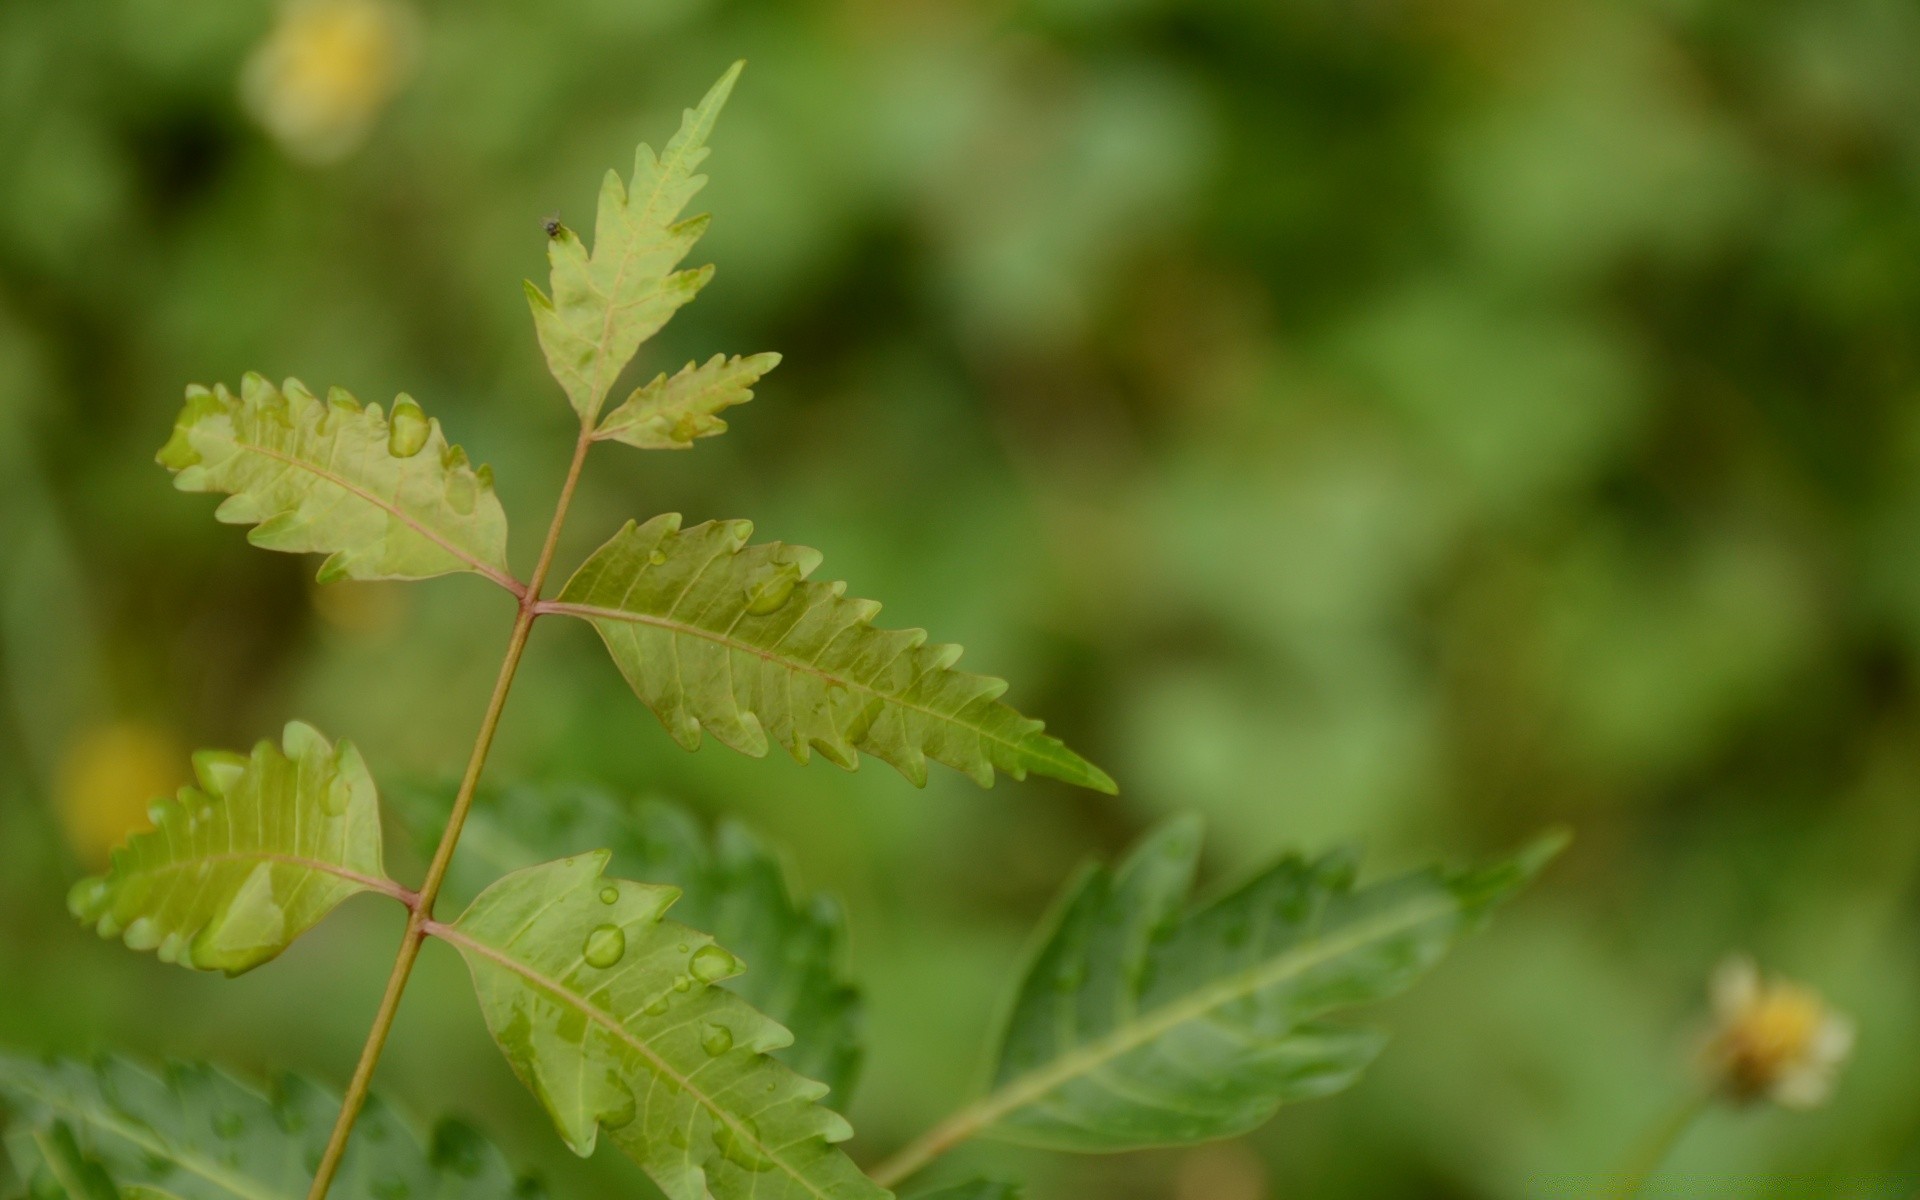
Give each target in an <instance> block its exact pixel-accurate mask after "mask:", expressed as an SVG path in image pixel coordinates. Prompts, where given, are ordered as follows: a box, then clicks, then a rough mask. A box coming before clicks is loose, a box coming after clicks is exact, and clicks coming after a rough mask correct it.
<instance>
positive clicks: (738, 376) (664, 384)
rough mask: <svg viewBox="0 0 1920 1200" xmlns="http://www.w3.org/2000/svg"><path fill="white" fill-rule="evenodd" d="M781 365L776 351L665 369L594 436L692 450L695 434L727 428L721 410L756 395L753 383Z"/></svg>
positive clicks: (706, 434)
mask: <svg viewBox="0 0 1920 1200" xmlns="http://www.w3.org/2000/svg"><path fill="white" fill-rule="evenodd" d="M779 365H780V356H779V355H778V354H753V355H748V356H747V357H745V358H742V357H740V356H739V355H737V354H736V355H734V356H733V357H732V358H728V357H727V356H726V355H724V354H716V355H714V356H713V357H712V358H710V359H708V360H707V361H706V362H704V363H702V364H700V365H699V366H695V365H694V364H693V363H688V364H687V365H686V366H684V367H682V368H680V371H679V373H677V374H675V375H673V376H672V377H668V375H667V374H666V372H664V371H662V372H661V373H660V374H658V375H656V376H654V378H653V381H652V382H651V383H648V384H647V385H646V386H644V387H639V388H635V389H634V392H633V395H631V396H628V397H627V398H626V400H625V401H624V402H623V403H622V404H621V405H620V407H618V408H616V409H614V410H613V411H612V412H610V413H608V414H607V419H606V420H604V421H602V422H600V428H599V429H597V430H595V431H594V437H596V438H611V439H613V440H614V441H616V442H625V443H626V444H627V445H629V446H637V447H639V448H640V449H642V450H691V449H693V442H694V439H695V438H704V437H713V436H715V435H716V434H721V433H725V432H726V431H727V423H726V422H725V421H723V420H721V419H720V416H719V414H720V412H721V411H722V410H723V409H728V408H732V407H733V406H734V405H736V404H745V403H746V402H747V401H749V400H751V399H753V385H754V384H756V383H758V382H759V381H760V377H761V376H763V375H765V374H766V373H767V372H768V371H771V370H773V369H774V368H775V367H777V366H779Z"/></svg>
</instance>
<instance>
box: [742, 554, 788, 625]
mask: <svg viewBox="0 0 1920 1200" xmlns="http://www.w3.org/2000/svg"><path fill="white" fill-rule="evenodd" d="M799 582H800V568H799V567H798V566H796V565H794V564H793V563H788V562H783V563H768V564H766V565H765V566H763V567H761V568H759V569H758V570H756V571H754V573H753V574H752V575H750V576H748V578H747V583H746V592H747V612H749V613H751V614H752V615H754V616H756V617H764V616H766V615H767V614H768V613H770V612H775V611H777V610H778V609H779V608H780V606H781V605H783V604H785V603H786V602H787V600H788V598H789V597H791V596H792V595H793V589H794V585H795V584H798V583H799Z"/></svg>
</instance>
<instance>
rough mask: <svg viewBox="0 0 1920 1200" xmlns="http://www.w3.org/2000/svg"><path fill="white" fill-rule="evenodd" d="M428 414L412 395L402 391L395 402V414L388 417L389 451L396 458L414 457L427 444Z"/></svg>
mask: <svg viewBox="0 0 1920 1200" xmlns="http://www.w3.org/2000/svg"><path fill="white" fill-rule="evenodd" d="M429 428H430V427H429V426H428V424H427V414H426V413H424V412H421V411H420V406H419V405H418V404H415V403H414V402H413V398H412V397H411V396H408V395H406V394H405V393H402V394H401V396H400V398H399V399H398V400H395V401H394V402H393V415H392V416H391V417H389V418H388V419H387V452H388V453H389V454H391V455H393V456H394V457H395V458H412V457H413V456H414V455H416V454H418V453H420V449H421V447H423V446H425V445H426V444H427V433H428V430H429Z"/></svg>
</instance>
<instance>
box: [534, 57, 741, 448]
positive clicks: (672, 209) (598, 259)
mask: <svg viewBox="0 0 1920 1200" xmlns="http://www.w3.org/2000/svg"><path fill="white" fill-rule="evenodd" d="M743 65H745V64H743V63H735V64H733V66H732V67H731V68H729V69H728V71H727V73H726V74H725V75H723V76H721V77H720V82H718V83H716V84H714V85H713V90H711V91H709V92H708V93H707V96H706V99H704V100H702V101H701V102H700V105H699V107H697V108H690V109H688V110H687V111H686V114H685V116H684V117H682V119H681V122H680V131H679V132H678V133H676V134H674V135H673V140H672V141H670V142H668V143H667V149H666V152H665V153H664V154H661V155H660V156H659V157H658V158H656V157H654V153H653V149H652V148H651V147H649V146H647V145H646V144H644V143H642V144H641V146H640V148H639V150H638V151H637V152H636V153H635V155H634V160H633V179H632V181H631V182H630V183H629V184H626V185H624V186H623V185H622V184H621V182H620V176H619V175H618V174H617V173H615V172H613V171H608V172H607V177H606V182H605V183H604V184H602V185H601V188H600V210H599V215H598V217H597V218H596V220H595V221H594V228H593V252H592V254H591V255H589V254H588V252H587V248H586V247H585V246H584V245H583V244H581V241H580V238H579V237H578V236H577V235H576V234H575V233H574V232H573V231H572V230H571V229H568V228H566V227H565V226H561V227H559V228H558V229H557V230H556V231H555V233H554V235H553V237H552V238H551V239H549V241H548V243H547V261H548V262H549V263H550V264H551V266H552V268H553V271H552V287H553V296H552V298H551V299H549V298H548V297H547V296H546V295H545V294H544V293H542V292H541V291H540V289H539V288H538V287H536V286H535V285H534V284H533V283H532V282H531V281H529V282H528V283H527V285H526V286H527V299H528V302H529V303H530V304H531V305H532V307H533V324H534V328H535V330H536V331H537V332H538V333H539V335H540V348H541V349H542V350H544V351H545V352H546V355H547V366H548V367H549V368H550V369H551V370H552V371H553V377H554V378H555V379H556V380H558V381H559V382H560V386H561V387H562V388H564V389H565V390H566V393H567V399H568V400H570V401H572V403H573V408H574V411H575V412H577V413H579V414H580V420H581V421H582V422H583V423H586V424H591V423H592V422H593V420H594V418H595V417H597V416H599V415H600V406H601V405H602V404H604V403H606V399H607V393H608V392H609V391H610V390H612V388H613V383H614V380H615V379H617V378H618V377H619V375H620V372H621V371H622V370H623V369H625V367H626V365H627V363H628V362H629V361H630V360H631V359H632V358H633V355H634V352H635V351H636V350H638V349H639V348H640V343H642V342H644V341H646V340H647V339H648V338H650V337H652V336H653V335H654V334H655V333H657V332H659V330H660V327H661V326H662V325H665V324H666V323H667V321H668V320H669V319H670V318H671V317H672V316H673V314H674V313H675V312H676V311H678V310H679V308H680V306H681V305H683V304H685V303H687V301H689V300H691V299H693V298H694V296H695V295H697V294H698V293H699V291H700V289H701V288H703V287H705V286H706V285H707V280H709V279H711V278H712V277H713V268H712V267H699V268H695V269H693V270H687V271H676V270H674V268H675V267H677V266H679V265H680V260H681V259H683V258H685V257H686V256H687V251H689V250H691V249H693V244H694V243H695V242H697V241H699V240H700V235H701V234H702V233H704V232H706V228H707V218H706V217H704V216H698V217H692V218H689V219H687V220H684V221H682V220H680V219H679V218H680V212H681V210H682V209H684V208H686V206H687V204H688V203H689V202H690V201H691V200H692V199H693V197H694V196H695V195H696V194H697V193H698V192H699V191H700V189H701V188H703V187H705V186H706V183H707V177H706V176H705V175H696V174H694V171H695V169H696V168H697V167H699V165H700V163H701V162H702V160H704V159H705V158H706V157H707V145H706V142H707V135H708V134H710V133H712V132H713V123H714V121H715V120H716V119H718V117H719V116H720V109H721V106H723V105H724V104H726V102H727V96H728V94H729V93H730V92H732V91H733V82H734V80H735V79H738V78H739V76H740V68H741V67H742V66H743Z"/></svg>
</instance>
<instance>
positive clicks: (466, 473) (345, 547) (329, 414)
mask: <svg viewBox="0 0 1920 1200" xmlns="http://www.w3.org/2000/svg"><path fill="white" fill-rule="evenodd" d="M157 458H158V460H159V462H160V464H161V465H162V466H164V467H166V468H167V469H168V470H170V471H172V472H174V480H173V484H174V486H175V487H177V488H179V489H180V490H181V491H183V492H225V493H228V497H227V499H226V500H224V501H222V502H221V504H220V507H219V508H218V509H217V510H216V511H215V512H214V517H215V518H216V519H218V520H220V521H224V522H226V523H227V524H229V525H253V526H254V528H253V529H252V530H251V531H250V532H249V533H248V534H247V540H248V541H250V542H252V543H253V544H254V545H256V546H261V547H264V548H266V549H268V550H284V551H287V552H288V553H292V554H325V555H327V559H326V561H325V562H323V563H321V564H320V579H321V580H322V581H323V582H330V581H332V580H335V579H427V578H430V577H432V576H435V575H445V574H447V573H449V572H452V571H473V572H476V573H478V574H481V575H484V576H486V577H488V578H489V579H492V580H494V581H495V582H497V583H502V584H509V585H510V584H511V583H512V575H511V574H510V573H509V571H508V569H507V515H506V512H505V510H503V509H502V508H501V507H500V500H499V498H498V497H496V496H495V495H494V494H493V472H492V471H491V470H490V469H489V468H487V467H484V466H482V467H479V468H477V469H476V468H474V467H472V466H469V465H468V463H467V456H466V452H465V451H463V450H461V449H460V447H458V446H449V445H448V444H447V439H446V436H445V435H444V434H443V433H441V431H440V422H439V421H438V420H434V419H430V418H428V417H427V416H426V415H425V414H424V413H422V412H421V411H420V406H419V405H418V404H415V403H414V402H413V400H412V399H411V398H410V397H408V396H406V395H404V394H402V395H401V396H400V398H399V399H397V400H395V401H394V402H393V412H392V414H391V415H388V414H383V413H382V412H381V411H380V406H379V405H377V404H370V405H367V406H365V407H364V408H363V407H361V405H360V402H359V401H358V400H355V399H354V398H353V397H352V396H350V395H348V394H347V393H346V392H345V391H342V390H341V389H339V388H335V389H333V390H332V391H331V392H330V393H328V395H327V399H326V400H325V401H322V400H320V399H319V398H317V397H316V396H314V394H313V393H312V392H310V391H308V390H307V389H306V386H305V385H304V384H302V383H301V382H300V381H299V380H297V379H289V380H287V381H286V383H285V385H284V386H282V387H278V388H276V387H274V386H273V384H272V383H270V382H268V381H267V380H266V379H264V378H262V377H261V376H259V375H253V374H249V375H248V376H247V377H246V378H245V379H243V380H242V381H241V384H240V394H239V395H238V396H235V395H234V394H233V393H232V392H229V391H228V390H227V389H226V386H225V385H224V384H222V385H220V386H218V387H216V388H214V389H213V390H212V391H208V390H207V389H206V388H204V387H198V386H195V387H190V388H188V389H187V403H186V407H184V408H182V409H181V410H180V417H179V419H178V420H177V421H176V422H175V423H174V427H173V437H172V438H171V439H169V440H168V442H167V444H166V445H165V446H162V447H161V448H160V453H159V455H158V456H157Z"/></svg>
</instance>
